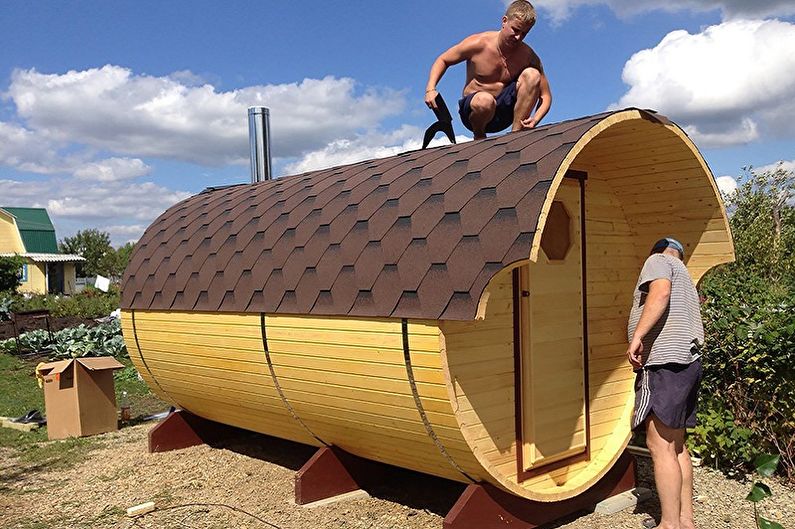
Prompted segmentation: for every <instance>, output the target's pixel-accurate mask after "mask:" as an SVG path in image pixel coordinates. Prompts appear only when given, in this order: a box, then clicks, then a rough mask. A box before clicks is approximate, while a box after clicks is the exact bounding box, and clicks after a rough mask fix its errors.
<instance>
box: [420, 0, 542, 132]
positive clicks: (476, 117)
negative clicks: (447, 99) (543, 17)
mask: <svg viewBox="0 0 795 529" xmlns="http://www.w3.org/2000/svg"><path fill="white" fill-rule="evenodd" d="M535 22H536V13H535V9H533V6H532V5H531V4H530V2H527V1H526V0H516V1H515V2H513V3H512V4H511V5H510V6H508V9H507V11H506V12H505V16H503V17H502V27H501V28H500V30H499V31H486V32H485V33H477V34H475V35H471V36H469V37H467V38H465V39H464V40H463V41H461V42H460V43H458V44H456V45H455V46H453V47H452V48H450V49H449V50H447V51H445V52H444V53H442V54H441V55H440V56H439V57H438V58H437V59H436V60H435V61H434V63H433V66H431V72H430V75H429V76H428V84H427V86H426V87H425V88H426V89H425V104H426V105H428V106H429V107H430V108H436V95H437V91H436V85H437V84H438V83H439V80H440V79H441V78H442V76H443V75H444V73H445V72H446V71H447V68H449V67H450V66H452V65H454V64H458V63H460V62H463V61H466V63H467V77H466V83H465V84H464V92H463V96H464V97H463V98H462V99H461V100H460V101H459V102H458V107H459V114H460V116H461V121H462V122H463V123H464V126H466V127H467V128H468V129H469V130H471V131H472V132H473V133H474V135H475V139H476V140H480V139H483V138H485V137H486V133H487V132H489V133H491V132H499V131H501V130H503V129H505V128H506V127H508V126H511V130H512V131H517V130H522V129H531V128H533V127H535V126H536V125H537V124H538V123H539V122H540V121H541V120H542V119H543V118H544V116H546V114H547V112H549V107H550V105H551V104H552V93H551V92H550V89H549V81H548V80H547V78H546V76H545V75H544V67H543V66H542V65H541V59H539V57H538V55H536V53H535V52H534V51H533V49H532V48H531V47H530V46H528V45H527V44H525V43H524V42H523V40H524V38H525V36H526V35H527V33H528V32H529V31H530V29H531V28H532V27H533V25H534V24H535ZM534 110H535V112H533V111H534Z"/></svg>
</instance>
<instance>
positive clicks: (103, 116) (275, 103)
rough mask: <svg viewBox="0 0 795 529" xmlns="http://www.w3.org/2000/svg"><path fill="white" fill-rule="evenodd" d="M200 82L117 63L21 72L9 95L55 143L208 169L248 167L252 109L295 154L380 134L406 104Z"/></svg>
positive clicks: (377, 95) (280, 148) (287, 152)
mask: <svg viewBox="0 0 795 529" xmlns="http://www.w3.org/2000/svg"><path fill="white" fill-rule="evenodd" d="M198 81H199V79H198V78H196V77H195V76H193V74H191V73H190V72H186V71H182V72H176V73H174V74H172V75H170V76H165V77H153V76H148V75H137V74H134V73H133V72H132V71H131V70H129V69H127V68H122V67H120V66H113V65H106V66H103V67H102V68H91V69H88V70H83V71H69V72H66V73H63V74H45V73H40V72H38V71H36V70H35V69H30V70H16V71H14V73H13V74H12V77H11V85H10V86H9V89H8V91H7V92H6V93H5V97H6V98H7V99H10V100H11V101H13V102H14V104H15V105H16V108H17V114H18V116H19V118H21V120H23V121H24V122H25V123H26V126H27V128H28V130H29V131H31V132H33V133H35V134H36V135H37V136H39V137H42V138H45V139H47V140H48V141H54V142H61V143H77V144H81V145H84V146H87V147H89V148H94V149H101V150H107V151H111V152H113V153H119V154H123V155H128V156H136V157H160V158H170V159H176V160H183V161H188V162H194V163H199V164H205V165H222V164H227V163H245V162H246V160H247V158H248V124H247V111H246V109H247V107H248V106H254V105H261V106H267V107H269V108H270V110H271V131H272V138H273V139H272V144H273V155H274V156H275V157H295V156H301V155H302V154H304V153H306V152H310V151H312V150H314V149H318V148H321V147H322V146H324V145H326V144H328V143H329V142H330V141H333V140H335V139H338V138H340V137H345V136H350V135H353V134H354V133H356V132H357V131H360V130H362V129H367V128H371V127H375V126H377V125H378V124H379V123H380V122H381V121H382V120H383V119H384V118H386V117H388V116H391V115H394V114H397V113H398V112H400V111H401V110H402V108H403V105H404V96H403V94H402V93H400V92H396V91H394V90H391V89H386V88H383V89H379V88H372V87H369V88H364V89H362V88H361V87H359V86H358V85H357V83H356V82H355V81H354V80H353V79H349V78H335V77H331V76H329V77H325V78H323V79H304V80H303V81H302V82H300V83H290V84H278V85H275V84H271V85H260V86H250V87H246V88H242V89H239V90H232V91H227V92H219V91H216V89H215V88H214V87H213V86H212V85H210V84H202V85H199V86H196V83H197V82H198Z"/></svg>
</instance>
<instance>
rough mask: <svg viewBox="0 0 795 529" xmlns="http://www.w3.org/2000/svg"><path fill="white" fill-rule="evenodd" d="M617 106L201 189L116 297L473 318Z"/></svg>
mask: <svg viewBox="0 0 795 529" xmlns="http://www.w3.org/2000/svg"><path fill="white" fill-rule="evenodd" d="M611 114H612V113H603V114H597V115H594V116H588V117H585V118H581V119H577V120H570V121H565V122H561V123H556V124H551V125H546V126H543V127H538V128H537V129H534V130H531V131H526V132H519V133H512V134H507V135H503V136H497V137H493V138H490V139H487V140H484V141H481V142H477V143H471V142H470V143H464V144H459V145H450V146H446V147H438V148H435V149H429V150H426V151H414V152H408V153H403V154H400V155H397V156H392V157H390V158H384V159H381V160H369V161H365V162H360V163H356V164H353V165H348V166H344V167H335V168H331V169H325V170H322V171H316V172H310V173H305V174H300V175H296V176H289V177H283V178H279V179H277V180H272V181H268V182H261V183H257V184H241V185H236V186H228V187H224V188H211V189H208V190H205V191H203V192H202V193H199V194H198V195H196V196H194V197H191V198H188V199H186V200H184V201H182V202H180V203H179V204H176V205H175V206H173V207H171V208H170V209H168V210H167V211H166V212H165V213H163V214H162V215H161V216H160V217H159V218H158V219H156V220H155V221H154V223H153V224H152V225H151V226H150V227H149V228H148V229H147V230H146V232H145V233H144V235H143V236H142V237H141V240H140V241H139V242H138V244H137V245H136V248H135V251H134V252H133V255H132V257H131V260H130V264H129V266H128V267H127V270H126V271H125V274H124V280H123V286H122V300H121V305H122V307H123V308H125V309H142V310H165V311H168V310H180V311H207V312H270V313H289V314H323V315H351V316H354V315H355V316H357V317H368V316H369V317H395V318H423V319H431V320H438V319H446V320H471V319H474V317H475V315H476V312H477V304H478V300H479V299H480V296H481V294H482V293H483V290H484V289H485V287H486V285H487V284H488V282H489V280H490V279H491V278H492V277H493V276H494V275H495V274H496V273H497V272H499V271H500V270H501V269H502V268H504V267H506V266H508V265H510V264H511V263H513V262H515V261H517V260H519V259H523V258H526V256H528V255H529V254H530V246H531V244H532V240H533V233H534V232H535V230H536V224H537V222H538V216H539V213H540V211H541V207H542V205H543V203H544V200H545V198H546V193H547V192H548V190H549V188H550V183H551V181H552V178H553V177H554V175H555V173H556V171H557V169H558V167H559V166H560V164H561V162H562V161H563V159H564V157H565V156H566V154H568V152H569V151H570V150H571V148H572V147H573V146H574V144H575V143H576V142H577V140H578V139H579V138H581V137H582V135H583V134H585V133H586V132H587V131H588V130H589V129H591V128H592V127H593V126H594V125H596V124H597V123H598V122H599V121H601V120H603V119H605V118H606V117H608V116H610V115H611ZM650 117H651V116H650ZM652 119H654V120H656V121H663V120H665V118H663V117H662V116H654V117H653V118H652Z"/></svg>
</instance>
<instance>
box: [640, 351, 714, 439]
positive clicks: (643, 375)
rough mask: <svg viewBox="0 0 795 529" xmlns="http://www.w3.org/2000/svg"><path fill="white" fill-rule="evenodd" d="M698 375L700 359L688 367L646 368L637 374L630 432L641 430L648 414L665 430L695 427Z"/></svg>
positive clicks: (701, 370) (678, 365)
mask: <svg viewBox="0 0 795 529" xmlns="http://www.w3.org/2000/svg"><path fill="white" fill-rule="evenodd" d="M702 372H703V369H702V367H701V359H700V358H699V359H697V360H695V361H694V362H693V363H692V364H665V365H659V366H649V367H645V368H643V369H641V370H640V371H638V372H637V376H636V378H635V413H634V415H633V417H632V428H633V429H634V428H637V427H638V426H641V425H642V424H643V423H644V422H645V420H646V417H648V416H649V415H650V414H652V413H653V414H654V415H656V416H657V418H659V419H660V420H661V421H662V422H663V424H665V425H666V426H668V427H669V428H676V429H680V428H693V427H695V425H696V401H697V400H698V389H699V387H700V386H701V376H702Z"/></svg>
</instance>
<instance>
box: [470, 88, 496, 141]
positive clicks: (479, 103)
mask: <svg viewBox="0 0 795 529" xmlns="http://www.w3.org/2000/svg"><path fill="white" fill-rule="evenodd" d="M469 106H470V107H471V108H472V113H471V114H469V123H470V124H471V125H472V133H473V134H474V135H475V139H476V140H482V139H484V138H485V137H486V125H488V124H489V122H490V121H491V120H492V119H493V118H494V113H495V112H496V110H497V100H496V99H494V96H493V95H491V94H489V93H488V92H478V93H477V94H475V95H474V96H473V97H472V102H471V103H470V104H469Z"/></svg>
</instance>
